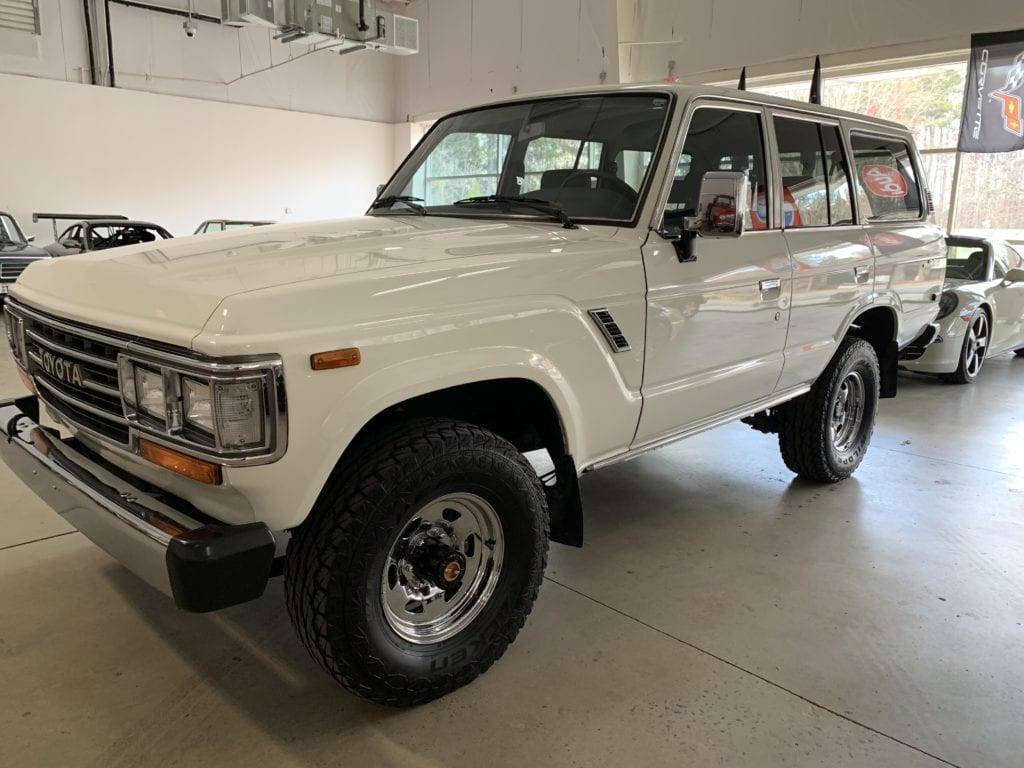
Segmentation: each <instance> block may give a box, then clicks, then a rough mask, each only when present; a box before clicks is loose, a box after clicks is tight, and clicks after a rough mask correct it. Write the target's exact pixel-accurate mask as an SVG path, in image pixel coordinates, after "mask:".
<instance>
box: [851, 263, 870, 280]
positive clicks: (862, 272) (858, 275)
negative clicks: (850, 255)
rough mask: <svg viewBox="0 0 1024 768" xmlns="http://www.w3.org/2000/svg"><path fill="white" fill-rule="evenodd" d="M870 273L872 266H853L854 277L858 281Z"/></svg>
mask: <svg viewBox="0 0 1024 768" xmlns="http://www.w3.org/2000/svg"><path fill="white" fill-rule="evenodd" d="M870 274H871V267H865V266H860V267H854V268H853V279H854V280H856V281H857V282H860V281H861V280H862V279H864V278H866V277H867V276H868V275H870Z"/></svg>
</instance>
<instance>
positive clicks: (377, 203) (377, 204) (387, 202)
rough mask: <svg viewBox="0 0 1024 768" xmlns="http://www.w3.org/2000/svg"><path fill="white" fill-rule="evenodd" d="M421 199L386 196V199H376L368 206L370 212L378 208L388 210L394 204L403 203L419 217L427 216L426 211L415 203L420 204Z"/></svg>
mask: <svg viewBox="0 0 1024 768" xmlns="http://www.w3.org/2000/svg"><path fill="white" fill-rule="evenodd" d="M422 202H423V198H422V197H413V196H412V195H388V196H387V197H378V198H377V199H376V200H374V201H373V202H372V203H371V204H370V210H371V211H375V210H377V209H378V208H390V207H391V206H392V205H394V204H395V203H403V204H405V205H406V206H408V207H409V208H411V209H412V210H414V211H416V213H418V214H419V215H420V216H426V215H427V209H426V208H424V207H423V206H422V205H417V203H422Z"/></svg>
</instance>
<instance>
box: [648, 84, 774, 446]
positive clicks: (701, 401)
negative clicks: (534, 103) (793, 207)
mask: <svg viewBox="0 0 1024 768" xmlns="http://www.w3.org/2000/svg"><path fill="white" fill-rule="evenodd" d="M685 123H686V125H685V126H684V129H685V130H686V137H685V140H684V142H683V146H682V151H681V152H679V153H678V154H677V157H676V158H673V161H674V166H673V167H675V168H677V169H678V171H677V174H676V179H675V182H674V183H673V185H672V189H671V193H670V194H669V196H668V200H667V203H666V208H665V211H664V212H663V216H664V218H665V221H666V224H667V223H668V222H670V221H675V222H676V225H677V226H678V223H679V222H681V219H682V216H683V215H684V214H690V215H692V214H693V213H694V209H695V208H696V205H697V202H698V195H699V191H700V184H701V179H702V178H703V176H704V174H705V173H706V172H708V171H741V172H743V173H746V174H747V177H748V179H749V181H750V190H751V200H752V202H751V210H749V211H747V212H746V214H747V231H745V232H744V233H743V234H742V235H741V236H740V237H701V238H698V239H697V240H696V242H695V245H694V248H695V253H696V259H695V260H693V261H686V262H680V260H679V258H678V257H677V254H676V251H675V249H674V247H673V244H672V242H671V241H670V240H667V239H665V238H663V237H662V236H661V235H659V234H658V233H657V232H655V231H652V232H651V234H650V237H649V238H648V240H647V243H646V244H645V245H644V247H643V260H644V269H645V271H646V274H647V284H648V289H647V342H646V352H645V356H644V382H643V399H644V403H643V412H642V414H641V418H640V425H639V428H638V430H637V435H636V439H635V444H637V445H640V444H644V443H649V442H653V441H656V440H657V439H658V438H659V437H662V436H668V435H670V434H672V433H677V432H679V431H681V430H683V429H686V428H690V427H695V426H699V425H700V424H701V422H705V423H706V422H709V421H714V420H715V419H717V418H718V417H719V416H721V415H723V414H728V413H729V412H730V411H734V410H735V409H737V408H739V407H740V406H743V405H745V404H748V403H752V402H757V401H759V400H763V399H765V398H767V397H768V396H769V395H771V394H772V393H773V392H774V391H775V387H776V383H777V382H778V379H779V374H780V373H781V371H782V359H783V358H782V350H783V347H784V345H785V341H786V325H787V321H788V316H789V291H790V286H789V279H790V272H791V268H790V261H789V254H788V253H787V251H786V243H785V239H784V237H783V235H782V232H781V231H780V230H778V229H776V228H774V227H773V226H772V223H771V214H770V213H769V208H770V205H771V194H770V178H771V176H770V170H769V167H768V165H767V155H766V152H765V146H766V136H767V126H766V125H765V122H764V112H763V110H762V108H761V107H760V106H756V105H749V106H748V105H738V104H717V103H710V102H705V103H701V104H699V105H697V106H696V107H694V108H692V110H691V113H690V115H689V117H688V119H687V120H686V121H685ZM677 152H678V150H677ZM669 228H670V227H667V226H666V227H665V228H663V231H665V230H666V229H669Z"/></svg>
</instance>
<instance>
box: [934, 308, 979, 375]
mask: <svg viewBox="0 0 1024 768" xmlns="http://www.w3.org/2000/svg"><path fill="white" fill-rule="evenodd" d="M988 342H989V321H988V313H987V312H986V311H985V310H984V309H981V308H978V309H976V310H974V314H973V315H971V321H970V323H969V324H968V326H967V333H965V334H964V343H963V344H962V345H961V347H960V362H959V363H958V364H957V367H956V370H955V371H954V372H953V373H946V374H943V376H942V379H943V380H944V381H948V382H950V383H952V384H970V383H971V382H972V381H974V380H975V379H976V378H978V374H979V373H981V366H982V365H984V363H985V354H986V353H987V352H988Z"/></svg>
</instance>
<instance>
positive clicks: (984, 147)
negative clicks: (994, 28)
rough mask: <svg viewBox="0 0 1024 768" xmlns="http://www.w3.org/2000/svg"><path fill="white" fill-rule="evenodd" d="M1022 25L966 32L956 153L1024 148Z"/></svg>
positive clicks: (1023, 39)
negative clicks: (968, 41)
mask: <svg viewBox="0 0 1024 768" xmlns="http://www.w3.org/2000/svg"><path fill="white" fill-rule="evenodd" d="M1022 100H1024V29H1018V30H1016V31H1013V32H992V33H989V34H983V35H971V64H970V68H969V69H968V70H967V85H966V87H965V89H964V111H963V117H962V118H961V121H960V143H959V146H958V149H959V150H960V151H961V152H1013V151H1014V150H1017V149H1024V114H1022V113H1021V106H1022V104H1021V102H1022Z"/></svg>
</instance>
